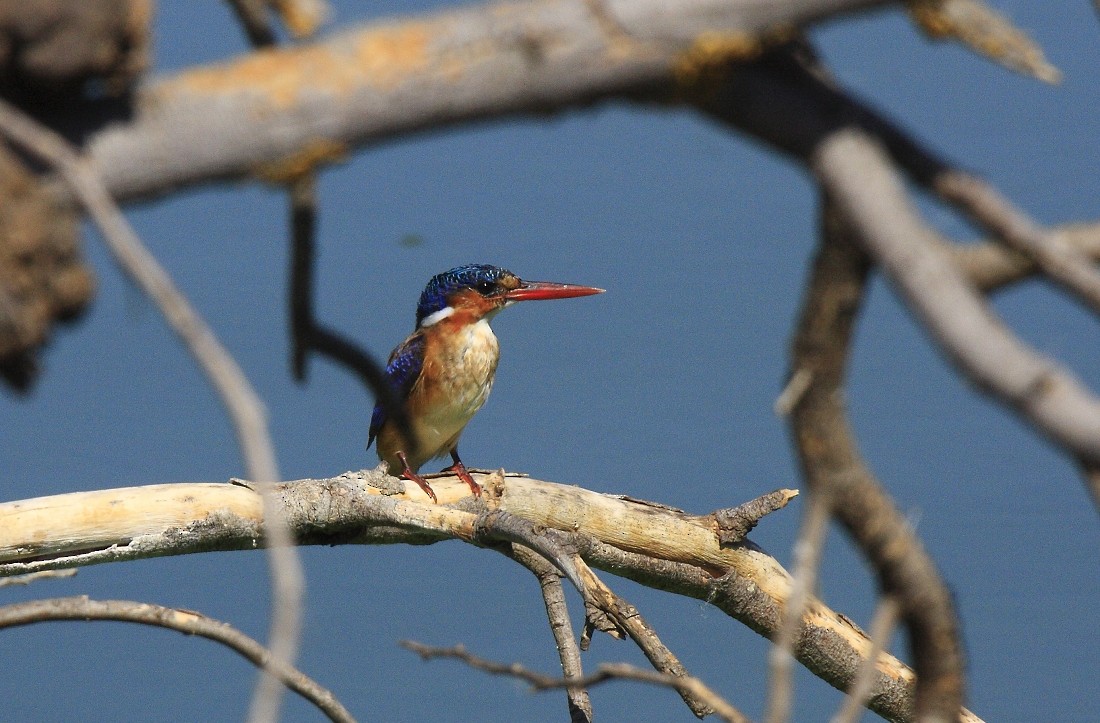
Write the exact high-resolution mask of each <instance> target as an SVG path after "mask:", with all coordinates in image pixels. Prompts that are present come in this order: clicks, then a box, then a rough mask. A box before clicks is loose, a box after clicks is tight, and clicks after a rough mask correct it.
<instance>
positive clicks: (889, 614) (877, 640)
mask: <svg viewBox="0 0 1100 723" xmlns="http://www.w3.org/2000/svg"><path fill="white" fill-rule="evenodd" d="M900 616H901V606H900V605H898V600H897V598H895V597H893V596H892V595H886V596H884V597H882V598H881V599H880V600H879V603H878V606H877V607H876V608H875V615H874V617H873V618H872V619H871V633H870V634H871V642H872V643H874V645H873V646H872V647H871V651H870V653H869V654H868V655H867V659H866V660H864V661H863V665H861V666H860V668H859V675H858V676H857V677H856V681H855V682H854V683H852V687H851V688H850V689H849V690H848V695H847V696H845V698H844V705H843V707H842V708H841V709H840V710H839V711H838V712H837V714H836V715H835V716H833V719H832V721H831V723H858V721H859V718H860V715H861V714H862V713H863V708H864V706H865V705H866V704H867V699H868V698H869V697H870V696H871V695H872V694H873V693H874V689H875V666H874V664H873V663H872V661H874V660H878V656H879V655H881V654H882V652H883V651H884V650H886V648H887V647H888V645H889V643H890V637H891V636H892V635H893V634H894V628H895V627H896V626H897V624H898V618H899V617H900Z"/></svg>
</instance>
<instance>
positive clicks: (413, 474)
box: [401, 472, 439, 504]
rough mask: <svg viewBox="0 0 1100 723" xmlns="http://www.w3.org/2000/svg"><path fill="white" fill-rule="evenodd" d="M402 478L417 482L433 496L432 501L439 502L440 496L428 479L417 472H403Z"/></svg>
mask: <svg viewBox="0 0 1100 723" xmlns="http://www.w3.org/2000/svg"><path fill="white" fill-rule="evenodd" d="M401 479H407V480H410V481H412V482H415V483H416V484H417V485H419V486H420V489H422V490H424V494H426V495H428V496H429V497H431V498H432V502H435V503H436V504H439V498H437V497H436V496H435V490H433V489H432V486H431V485H430V484H428V480H426V479H424V478H423V477H421V476H420V475H418V474H417V473H416V472H402V473H401Z"/></svg>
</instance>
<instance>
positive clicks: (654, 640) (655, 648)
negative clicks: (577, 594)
mask: <svg viewBox="0 0 1100 723" xmlns="http://www.w3.org/2000/svg"><path fill="white" fill-rule="evenodd" d="M574 564H575V565H576V566H577V570H578V572H579V573H580V575H581V578H582V579H583V580H584V585H585V589H586V590H587V591H588V593H589V595H590V596H591V600H592V604H593V605H595V606H597V607H598V608H599V610H600V611H601V612H603V613H604V614H606V615H607V616H608V617H609V618H610V619H611V620H612V621H613V622H614V623H615V625H616V626H618V627H619V628H620V629H622V630H624V631H626V634H627V635H628V636H630V639H631V640H632V641H633V642H634V644H635V645H637V646H638V648H639V649H640V650H641V651H642V654H643V655H645V657H646V659H647V660H649V662H650V663H652V664H653V667H654V668H656V669H657V670H658V671H660V672H661V673H664V674H667V675H673V676H676V677H683V678H688V677H691V676H689V675H688V672H687V669H686V668H685V667H684V664H683V663H681V662H680V659H679V658H678V657H677V656H676V654H675V653H673V652H672V650H671V649H669V647H668V646H667V645H665V644H664V643H663V642H662V641H661V639H660V638H659V637H658V636H657V632H656V631H655V630H654V629H653V628H652V627H651V626H650V624H649V623H648V622H647V621H646V619H645V618H644V617H642V614H641V613H640V612H638V609H637V608H636V607H634V606H633V605H631V604H630V603H628V602H627V601H626V600H624V599H623V598H622V597H620V596H619V595H617V594H616V593H615V592H614V591H613V590H612V589H611V588H610V587H608V586H607V585H606V584H605V583H604V582H603V581H602V580H600V579H599V578H598V577H596V573H595V572H593V571H592V568H590V567H589V566H588V563H586V562H585V561H584V560H583V559H581V557H580V556H579V555H578V556H577V557H576V558H575V560H574ZM676 690H677V692H678V693H680V697H681V698H683V700H684V703H685V704H687V707H688V708H689V709H690V710H691V712H692V713H693V714H694V715H695V717H697V718H703V717H705V716H707V715H709V714H711V713H713V712H715V709H714V707H713V706H711V704H710V702H709V701H708V700H707V699H706V698H700V697H698V696H695V695H693V694H692V693H691V691H690V690H689V689H687V688H677V689H676ZM726 707H727V710H729V711H734V712H735V713H736V715H737V716H740V717H739V718H738V720H748V719H747V718H746V717H745V716H744V715H742V714H741V713H740V712H738V711H736V709H735V708H733V706H731V705H729V704H728V703H727V704H726Z"/></svg>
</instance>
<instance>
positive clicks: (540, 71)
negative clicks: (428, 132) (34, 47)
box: [57, 0, 886, 201]
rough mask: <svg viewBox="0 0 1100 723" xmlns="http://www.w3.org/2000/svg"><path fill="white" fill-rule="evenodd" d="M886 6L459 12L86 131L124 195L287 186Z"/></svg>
mask: <svg viewBox="0 0 1100 723" xmlns="http://www.w3.org/2000/svg"><path fill="white" fill-rule="evenodd" d="M884 4H886V3H885V2H884V0H786V1H785V2H769V3H760V2H757V1H755V0H732V1H731V0H684V1H683V2H680V3H678V4H677V7H676V13H675V16H671V15H670V14H669V11H668V6H667V4H666V3H664V2H660V1H659V0H605V1H604V2H602V5H603V7H604V8H605V9H606V13H605V15H606V16H607V17H608V18H610V19H612V20H613V21H614V24H615V25H617V26H618V27H619V28H621V32H616V33H611V34H609V33H608V32H607V31H606V29H605V25H606V23H600V22H598V21H597V20H596V19H595V18H594V17H593V14H592V12H591V10H590V6H589V4H588V3H586V2H579V1H577V0H530V1H529V2H515V3H510V4H493V5H488V6H481V7H471V8H465V9H460V10H447V11H442V12H436V13H433V14H428V15H424V16H421V17H417V18H413V19H408V20H403V21H398V22H393V21H386V22H383V23H378V24H375V25H370V26H364V27H360V28H358V29H353V30H350V31H345V32H341V33H340V34H337V35H334V36H332V37H330V38H328V39H326V40H324V41H321V42H317V43H313V44H308V45H300V46H295V47H288V48H282V49H272V50H266V51H264V52H262V53H254V54H252V55H249V56H247V57H243V58H240V59H237V60H233V61H230V62H228V63H225V64H222V65H216V66H210V67H206V68H198V69H195V70H191V71H186V72H183V73H181V74H179V75H177V76H174V77H171V78H168V79H165V80H161V81H157V82H153V83H150V84H148V85H146V86H144V87H142V88H141V89H140V90H139V91H138V92H137V94H136V97H135V102H134V103H133V105H132V107H131V108H128V109H126V110H127V113H130V112H132V115H124V114H122V113H120V114H119V117H117V118H114V119H112V120H113V122H111V123H110V124H108V125H105V126H103V127H102V128H95V129H93V128H82V129H73V132H74V134H78V135H88V134H90V136H89V138H88V143H87V144H86V149H87V152H88V154H89V157H90V159H91V162H92V164H93V166H94V167H95V169H96V170H97V171H98V172H99V173H100V174H101V175H102V177H103V178H104V181H105V183H106V185H107V188H108V190H109V191H110V193H111V194H112V195H113V196H114V197H115V198H116V199H119V200H120V201H124V200H133V199H137V198H149V197H154V196H158V195H162V194H165V193H168V192H170V191H172V190H174V189H178V188H181V187H184V186H189V185H193V184H196V183H204V182H211V181H216V180H225V179H231V178H260V179H263V180H269V181H275V182H283V181H285V180H287V179H288V178H292V177H293V176H295V175H296V174H297V173H299V172H301V171H302V170H303V169H306V168H312V167H315V166H317V165H319V164H323V163H330V162H333V161H337V160H340V159H342V158H343V157H344V156H345V155H346V154H347V153H348V151H349V150H350V149H352V148H354V147H357V146H362V145H364V144H369V143H377V142H379V141H382V140H385V139H388V138H393V137H395V136H399V135H403V134H409V133H415V132H420V131H423V130H425V129H427V128H444V127H447V126H450V125H454V124H457V123H468V122H471V121H478V120H484V119H489V118H504V117H507V116H512V115H517V114H524V115H531V114H534V115H537V116H545V114H546V113H547V112H551V111H555V110H562V109H567V108H571V107H573V108H575V107H582V106H586V105H589V104H591V103H592V102H594V101H596V100H601V99H608V100H610V99H623V98H627V97H633V96H634V95H636V94H637V93H638V92H640V91H644V92H645V93H646V94H647V95H654V94H656V95H659V96H661V97H662V98H666V99H667V98H671V97H672V96H673V95H675V91H676V90H677V84H678V83H679V79H680V78H681V77H685V76H691V75H692V74H693V73H694V72H696V71H697V70H698V69H699V67H701V66H706V65H709V64H711V63H714V62H716V61H717V60H719V59H720V58H726V59H729V58H747V57H753V56H754V55H755V54H757V53H758V52H759V50H760V48H761V47H762V42H763V41H762V40H761V39H762V38H767V37H771V36H774V35H775V34H776V33H782V32H789V31H790V28H792V27H796V26H801V25H805V24H807V23H813V22H816V21H818V20H822V19H825V18H828V17H833V16H836V15H839V14H842V13H848V12H854V11H858V10H863V9H867V8H871V7H875V6H880V5H884ZM673 17H675V22H670V20H671V18H673ZM245 119H247V120H245ZM57 122H58V124H59V126H64V125H65V124H66V123H68V124H69V125H70V126H71V125H72V123H74V122H76V123H79V122H80V119H71V118H59V119H57ZM100 122H101V120H100Z"/></svg>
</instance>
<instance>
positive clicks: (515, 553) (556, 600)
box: [512, 545, 592, 723]
mask: <svg viewBox="0 0 1100 723" xmlns="http://www.w3.org/2000/svg"><path fill="white" fill-rule="evenodd" d="M512 558H513V559H514V560H515V561H516V562H518V563H519V564H521V565H523V566H524V567H526V568H527V569H528V570H530V571H531V572H532V573H534V575H535V579H537V580H538V581H539V588H540V589H541V591H542V602H543V604H544V605H545V606H546V619H547V621H548V622H549V623H550V632H551V633H552V634H553V636H554V643H555V644H556V645H557V648H558V658H559V659H560V660H561V672H562V675H563V676H564V677H565V678H566V679H567V680H568V679H571V678H581V677H583V676H584V668H583V667H582V665H581V649H580V647H579V646H578V645H577V637H576V635H575V634H574V633H573V625H572V623H570V622H569V608H568V607H567V606H566V604H565V590H564V589H563V588H562V584H561V577H560V574H559V573H558V571H557V570H556V569H555V568H554V566H553V565H551V564H550V563H549V562H547V561H546V560H545V559H544V558H543V557H541V556H540V555H538V554H536V553H535V552H532V551H531V550H530V549H528V548H526V547H524V546H523V545H513V546H512ZM565 695H566V705H567V706H568V709H569V720H570V723H592V699H591V697H590V696H589V695H588V691H587V690H585V689H584V688H578V687H572V686H571V687H567V688H566V689H565Z"/></svg>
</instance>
